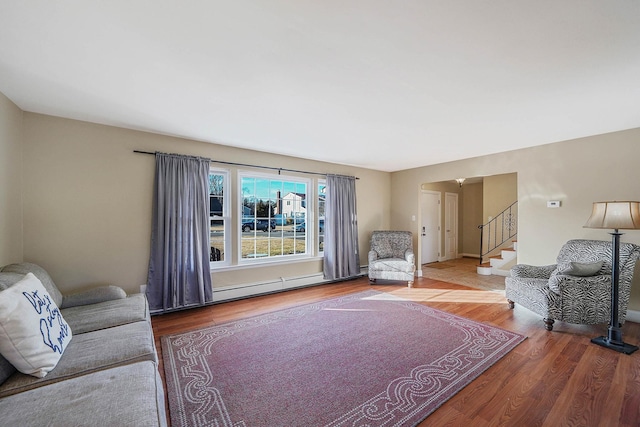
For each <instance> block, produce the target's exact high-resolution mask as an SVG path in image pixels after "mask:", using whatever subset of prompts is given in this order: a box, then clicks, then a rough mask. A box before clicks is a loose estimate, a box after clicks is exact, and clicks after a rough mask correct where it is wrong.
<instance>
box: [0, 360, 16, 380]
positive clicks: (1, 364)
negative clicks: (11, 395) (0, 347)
mask: <svg viewBox="0 0 640 427" xmlns="http://www.w3.org/2000/svg"><path fill="white" fill-rule="evenodd" d="M15 371H16V368H15V367H14V366H13V365H12V364H11V363H9V361H8V360H7V359H5V358H4V357H2V355H0V385H2V383H4V382H5V381H6V380H7V378H9V377H10V376H11V375H13V373H14V372H15Z"/></svg>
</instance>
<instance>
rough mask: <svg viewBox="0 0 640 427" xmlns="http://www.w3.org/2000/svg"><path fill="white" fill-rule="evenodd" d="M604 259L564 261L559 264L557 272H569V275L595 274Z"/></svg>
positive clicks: (585, 275) (583, 275)
mask: <svg viewBox="0 0 640 427" xmlns="http://www.w3.org/2000/svg"><path fill="white" fill-rule="evenodd" d="M603 264H604V261H596V262H586V263H583V262H575V261H569V262H563V263H560V264H558V272H557V274H567V275H569V276H580V277H587V276H595V274H596V273H597V272H598V271H600V269H601V268H602V265H603Z"/></svg>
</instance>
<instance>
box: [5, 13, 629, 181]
mask: <svg viewBox="0 0 640 427" xmlns="http://www.w3.org/2000/svg"><path fill="white" fill-rule="evenodd" d="M0 92H2V93H4V94H5V95H6V96H7V97H9V98H10V99H11V100H12V101H13V102H15V103H16V104H17V105H18V106H19V107H20V108H22V109H23V110H25V111H32V112H38V113H44V114H50V115H54V116H61V117H69V118H74V119H79V120H86V121H90V122H96V123H103V124H109V125H115V126H121V127H125V128H131V129H139V130H146V131H152V132H157V133H161V134H167V135H176V136H181V137H186V138H190V139H195V140H200V141H207V142H214V143H219V144H225V145H231V146H237V147H244V148H250V149H256V150H260V151H267V152H272V153H279V154H286V155H293V156H298V157H303V158H309V159H315V160H322V161H328V162H334V163H341V164H349V165H356V166H361V167H365V168H371V169H377V170H382V171H396V170H402V169H407V168H412V167H418V166H424V165H430V164H435V163H442V162H446V161H451V160H456V159H461V158H468V157H475V156H479V155H484V154H489V153H495V152H501V151H506V150H511V149H517V148H522V147H528V146H534V145H540V144H546V143H552V142H557V141H562V140H566V139H572V138H578V137H583V136H588V135H595V134H601V133H606V132H611V131H616V130H622V129H630V128H635V127H640V1H638V0H624V1H623V0H491V1H487V0H484V1H481V0H446V1H443V0H397V1H393V0H386V1H384V0H355V1H354V0H227V1H219V0H182V1H178V0H144V1H142V0H109V1H86V0H56V1H51V0H19V1H16V0H0Z"/></svg>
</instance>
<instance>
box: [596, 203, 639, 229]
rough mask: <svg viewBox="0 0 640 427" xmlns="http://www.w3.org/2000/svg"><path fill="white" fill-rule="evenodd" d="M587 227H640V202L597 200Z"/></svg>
mask: <svg viewBox="0 0 640 427" xmlns="http://www.w3.org/2000/svg"><path fill="white" fill-rule="evenodd" d="M584 227H586V228H608V229H612V228H613V229H616V230H618V229H621V230H632V229H636V228H640V202H595V203H594V204H593V210H592V211H591V216H590V217H589V219H588V220H587V223H586V224H585V225H584Z"/></svg>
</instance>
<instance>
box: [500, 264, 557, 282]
mask: <svg viewBox="0 0 640 427" xmlns="http://www.w3.org/2000/svg"><path fill="white" fill-rule="evenodd" d="M556 267H557V265H556V264H551V265H542V266H536V265H527V264H516V265H514V266H513V267H511V277H514V278H524V279H549V278H550V277H551V273H553V271H554V270H555V269H556Z"/></svg>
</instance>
